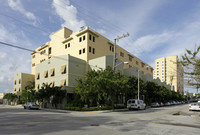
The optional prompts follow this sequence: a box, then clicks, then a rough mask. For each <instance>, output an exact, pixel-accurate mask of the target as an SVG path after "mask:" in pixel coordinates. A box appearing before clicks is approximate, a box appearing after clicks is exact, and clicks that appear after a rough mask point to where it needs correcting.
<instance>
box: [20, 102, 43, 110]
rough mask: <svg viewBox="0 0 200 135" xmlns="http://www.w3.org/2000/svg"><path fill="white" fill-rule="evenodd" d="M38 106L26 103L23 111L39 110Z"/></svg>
mask: <svg viewBox="0 0 200 135" xmlns="http://www.w3.org/2000/svg"><path fill="white" fill-rule="evenodd" d="M39 108H40V107H39V105H37V104H35V103H34V102H27V103H26V104H25V105H24V109H37V110H38V109H39Z"/></svg>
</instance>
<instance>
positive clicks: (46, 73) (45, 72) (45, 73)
mask: <svg viewBox="0 0 200 135" xmlns="http://www.w3.org/2000/svg"><path fill="white" fill-rule="evenodd" d="M47 77H48V70H46V71H44V78H47Z"/></svg>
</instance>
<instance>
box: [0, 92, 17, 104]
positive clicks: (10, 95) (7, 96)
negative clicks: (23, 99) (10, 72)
mask: <svg viewBox="0 0 200 135" xmlns="http://www.w3.org/2000/svg"><path fill="white" fill-rule="evenodd" d="M3 99H7V100H8V102H13V101H15V100H17V95H16V94H14V93H7V94H5V95H4V97H3Z"/></svg>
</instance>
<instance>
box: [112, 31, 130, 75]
mask: <svg viewBox="0 0 200 135" xmlns="http://www.w3.org/2000/svg"><path fill="white" fill-rule="evenodd" d="M128 36H129V33H126V34H123V35H122V36H120V37H119V36H117V38H115V39H114V54H113V71H115V60H116V42H117V41H119V39H122V38H125V37H128Z"/></svg>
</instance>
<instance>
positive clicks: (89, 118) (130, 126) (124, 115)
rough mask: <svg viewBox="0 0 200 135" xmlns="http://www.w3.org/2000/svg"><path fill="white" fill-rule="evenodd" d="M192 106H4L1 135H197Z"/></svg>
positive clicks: (199, 115)
mask: <svg viewBox="0 0 200 135" xmlns="http://www.w3.org/2000/svg"><path fill="white" fill-rule="evenodd" d="M199 133H200V112H193V111H192V112H191V111H188V104H185V105H177V106H169V107H161V108H150V109H147V110H139V111H128V110H127V111H114V112H111V111H94V112H73V111H71V112H67V111H66V112H65V113H64V112H63V113H61V112H56V111H54V112H53V111H52V112H49V111H47V110H43V109H41V110H24V109H23V107H22V106H7V105H0V134H1V135H11V134H12V135H64V134H65V135H66V134H67V135H95V134H96V135H108V134H109V135H121V134H123V135H124V134H125V135H133V134H136V135H174V134H176V135H197V134H199Z"/></svg>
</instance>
